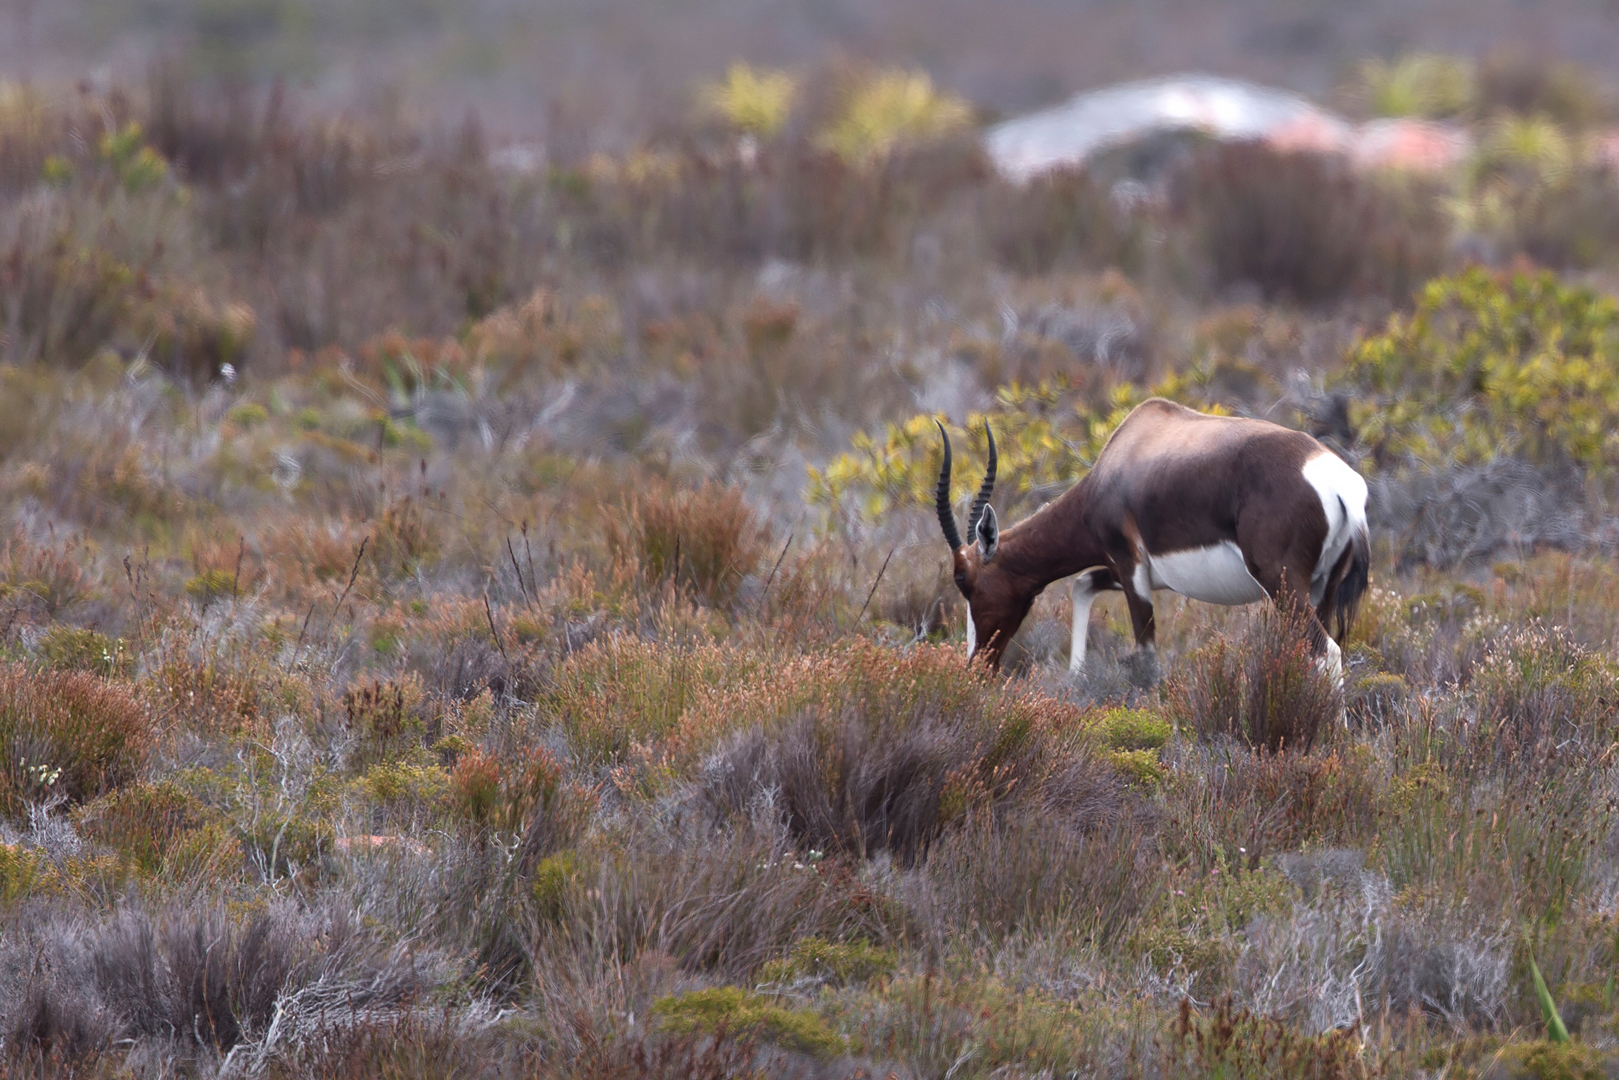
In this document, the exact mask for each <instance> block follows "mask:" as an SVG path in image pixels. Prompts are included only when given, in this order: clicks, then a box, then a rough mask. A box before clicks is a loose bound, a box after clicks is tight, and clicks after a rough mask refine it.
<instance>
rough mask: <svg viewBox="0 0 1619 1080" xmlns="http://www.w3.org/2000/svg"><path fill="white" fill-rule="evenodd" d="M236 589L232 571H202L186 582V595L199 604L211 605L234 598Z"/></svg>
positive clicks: (234, 575) (236, 583) (236, 585)
mask: <svg viewBox="0 0 1619 1080" xmlns="http://www.w3.org/2000/svg"><path fill="white" fill-rule="evenodd" d="M237 588H238V582H237V577H236V573H235V572H234V571H232V570H204V571H203V572H202V573H200V574H198V575H196V576H195V577H193V578H191V579H189V580H188V581H187V582H186V595H187V596H189V597H191V598H192V599H193V600H195V601H197V602H198V603H200V604H204V605H207V604H211V603H213V602H214V601H215V600H219V599H221V598H223V597H227V596H232V597H233V596H235V595H236V591H237Z"/></svg>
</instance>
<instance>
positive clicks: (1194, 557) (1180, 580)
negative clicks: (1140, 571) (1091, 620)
mask: <svg viewBox="0 0 1619 1080" xmlns="http://www.w3.org/2000/svg"><path fill="white" fill-rule="evenodd" d="M1147 570H1148V571H1149V573H1150V574H1151V575H1152V587H1153V588H1155V589H1170V590H1172V591H1174V592H1178V593H1180V594H1181V595H1182V596H1189V597H1191V598H1192V599H1193V600H1202V601H1203V602H1205V603H1209V604H1226V605H1237V604H1251V603H1253V602H1254V601H1256V600H1263V599H1264V598H1265V590H1264V589H1262V588H1260V587H1259V582H1257V581H1255V580H1254V576H1253V575H1252V574H1250V573H1249V572H1248V561H1247V560H1246V559H1244V558H1243V557H1242V549H1241V548H1239V547H1238V546H1237V545H1236V543H1235V542H1234V541H1231V540H1222V541H1220V542H1219V543H1218V544H1210V545H1209V546H1208V547H1200V548H1187V549H1186V550H1184V551H1169V552H1165V553H1164V554H1162V555H1151V556H1149V557H1148V565H1147ZM1138 580H1139V579H1138Z"/></svg>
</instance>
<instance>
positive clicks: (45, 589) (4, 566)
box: [0, 532, 91, 618]
mask: <svg viewBox="0 0 1619 1080" xmlns="http://www.w3.org/2000/svg"><path fill="white" fill-rule="evenodd" d="M51 539H52V542H51V543H48V544H40V543H36V542H35V541H33V540H31V539H30V538H29V537H28V536H26V535H25V534H23V533H22V532H16V533H13V534H12V536H11V538H10V539H8V540H7V541H6V545H5V547H4V548H3V549H0V599H4V598H6V597H8V596H22V597H28V598H31V599H32V600H33V601H34V602H35V603H37V604H39V605H40V607H41V608H42V609H43V611H44V613H45V614H46V615H47V616H49V617H52V618H54V617H55V616H56V615H57V613H58V612H60V611H62V610H63V609H64V608H67V607H70V606H72V605H73V604H75V603H77V602H78V601H80V600H83V599H86V598H87V597H88V596H89V595H90V592H91V585H90V581H89V578H88V575H87V574H86V573H85V570H84V566H83V563H82V562H81V557H82V555H81V552H80V550H79V548H80V541H79V540H78V538H77V537H72V536H69V537H65V538H63V539H61V540H60V541H58V540H56V538H55V537H52V538H51Z"/></svg>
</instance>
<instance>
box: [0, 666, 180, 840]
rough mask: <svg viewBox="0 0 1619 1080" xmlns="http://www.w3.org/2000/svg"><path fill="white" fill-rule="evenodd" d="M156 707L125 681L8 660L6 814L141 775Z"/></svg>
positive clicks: (80, 796)
mask: <svg viewBox="0 0 1619 1080" xmlns="http://www.w3.org/2000/svg"><path fill="white" fill-rule="evenodd" d="M153 734H154V733H153V731H152V727H151V714H150V713H149V712H148V710H147V709H146V708H145V707H144V706H142V705H141V703H140V702H139V701H138V700H137V699H136V698H135V695H134V694H133V693H131V692H130V690H129V688H128V687H127V686H126V685H124V684H120V683H116V682H111V681H108V680H106V679H102V678H100V677H98V676H95V675H91V674H89V673H87V672H81V671H34V670H31V669H29V668H27V667H24V666H21V665H18V664H6V665H0V747H3V748H4V754H3V756H0V762H3V764H0V814H4V815H6V816H15V815H17V814H19V813H21V812H22V810H23V807H24V805H25V804H26V803H28V802H40V801H51V800H54V799H57V798H61V799H66V800H67V801H69V802H74V803H78V802H83V801H85V800H86V799H91V798H94V797H96V796H97V795H101V794H103V793H105V792H107V791H110V790H112V789H113V788H116V787H118V786H120V785H122V784H126V783H128V782H129V781H131V780H133V779H134V778H135V774H136V772H137V770H139V769H140V767H141V765H142V764H143V763H144V762H145V761H146V756H147V753H148V752H149V750H150V748H151V745H152V741H153Z"/></svg>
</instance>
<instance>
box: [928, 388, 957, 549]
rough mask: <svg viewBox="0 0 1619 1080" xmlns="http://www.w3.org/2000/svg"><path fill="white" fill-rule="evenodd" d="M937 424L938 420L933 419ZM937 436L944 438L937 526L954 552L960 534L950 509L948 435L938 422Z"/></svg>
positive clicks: (952, 511)
mask: <svg viewBox="0 0 1619 1080" xmlns="http://www.w3.org/2000/svg"><path fill="white" fill-rule="evenodd" d="M933 422H934V423H935V424H939V421H937V420H935V421H933ZM939 437H940V438H942V439H943V440H944V464H943V465H941V466H940V467H939V494H938V504H939V527H940V528H941V529H943V530H944V540H945V543H947V544H949V545H950V550H951V551H952V552H954V551H955V550H956V549H958V548H959V547H961V534H960V533H959V532H957V531H956V512H955V511H954V510H952V509H950V436H949V435H947V434H946V433H945V430H944V425H943V424H939Z"/></svg>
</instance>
